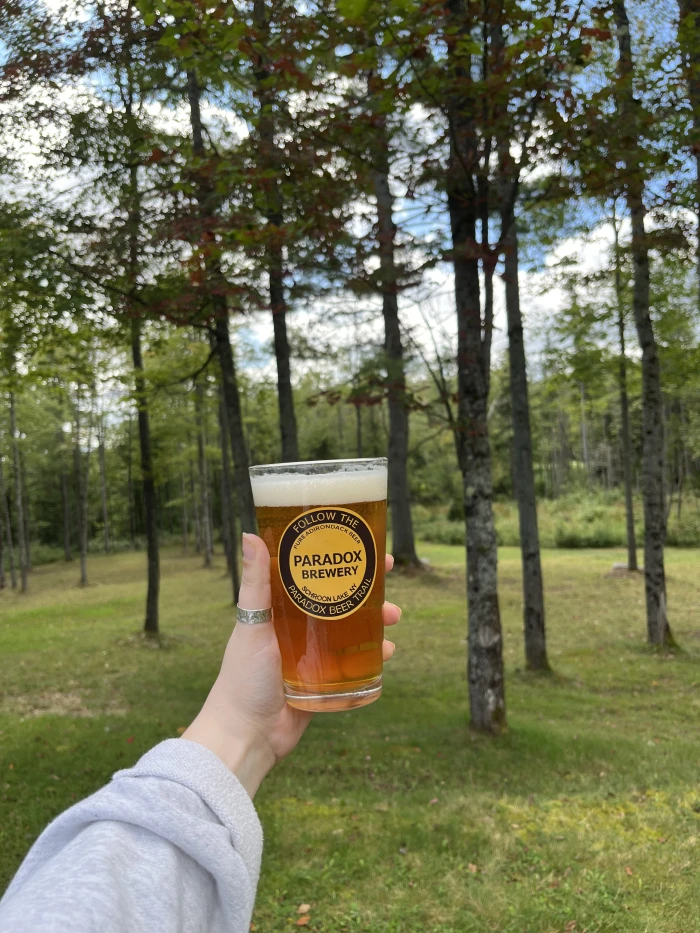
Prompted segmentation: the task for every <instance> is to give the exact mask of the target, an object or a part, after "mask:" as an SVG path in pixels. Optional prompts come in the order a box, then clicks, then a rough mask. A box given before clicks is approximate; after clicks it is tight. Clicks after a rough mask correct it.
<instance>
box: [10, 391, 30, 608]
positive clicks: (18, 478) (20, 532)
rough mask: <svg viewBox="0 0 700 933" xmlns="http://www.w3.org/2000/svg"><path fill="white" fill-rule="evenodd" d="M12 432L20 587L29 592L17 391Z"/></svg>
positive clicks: (12, 418)
mask: <svg viewBox="0 0 700 933" xmlns="http://www.w3.org/2000/svg"><path fill="white" fill-rule="evenodd" d="M10 433H11V435H12V460H13V465H14V472H15V511H16V516H17V524H16V527H17V543H18V545H19V573H20V588H21V590H22V592H23V593H26V592H27V544H26V537H25V533H26V531H25V525H24V507H23V501H22V500H23V495H22V469H21V466H20V461H19V441H18V438H17V412H16V409H15V393H14V392H10Z"/></svg>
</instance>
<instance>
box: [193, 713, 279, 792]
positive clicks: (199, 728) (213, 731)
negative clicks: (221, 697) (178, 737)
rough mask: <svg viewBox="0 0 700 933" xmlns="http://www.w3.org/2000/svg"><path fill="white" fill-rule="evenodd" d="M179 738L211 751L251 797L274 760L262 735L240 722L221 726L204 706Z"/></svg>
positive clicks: (272, 753)
mask: <svg viewBox="0 0 700 933" xmlns="http://www.w3.org/2000/svg"><path fill="white" fill-rule="evenodd" d="M182 738H183V739H188V740H189V741H190V742H197V744H198V745H203V746H204V747H205V748H208V749H209V750H210V751H212V752H214V754H215V755H216V756H217V758H219V759H220V760H221V761H222V762H223V763H224V764H225V765H226V767H227V768H228V769H229V771H231V773H232V774H234V775H235V777H236V778H238V780H239V781H240V783H241V784H242V786H243V787H244V789H245V790H246V792H247V793H248V796H249V797H250V798H251V800H252V799H253V797H254V796H255V793H256V791H257V789H258V787H259V786H260V784H261V783H262V780H263V778H264V777H265V775H266V774H267V773H268V772H269V771H270V770H271V769H272V767H273V766H274V764H275V755H274V752H273V751H272V749H271V748H270V746H269V744H268V743H267V742H266V741H265V739H262V738H260V737H259V736H257V735H256V734H255V733H254V732H251V731H250V730H249V729H247V728H245V726H244V725H243V724H240V723H239V724H236V723H231V724H230V725H227V726H226V727H223V726H222V725H221V724H219V723H218V722H217V720H216V718H215V717H213V716H211V715H209V713H208V711H207V710H206V707H205V709H203V710H202V711H201V713H200V714H199V715H198V716H197V718H196V719H195V720H194V722H193V723H192V725H191V726H189V727H188V728H187V729H186V730H185V731H184V732H183V734H182Z"/></svg>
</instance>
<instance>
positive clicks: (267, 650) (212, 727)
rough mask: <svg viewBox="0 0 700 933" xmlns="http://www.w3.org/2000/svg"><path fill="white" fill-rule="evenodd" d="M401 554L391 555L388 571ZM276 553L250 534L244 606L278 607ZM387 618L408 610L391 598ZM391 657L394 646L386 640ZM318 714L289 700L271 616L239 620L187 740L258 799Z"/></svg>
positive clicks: (245, 540)
mask: <svg viewBox="0 0 700 933" xmlns="http://www.w3.org/2000/svg"><path fill="white" fill-rule="evenodd" d="M393 565H394V559H393V557H391V555H389V554H387V558H386V569H387V571H389V570H391V568H392V567H393ZM271 602H272V599H271V592H270V555H269V553H268V550H267V547H266V546H265V542H264V541H263V540H262V539H261V538H258V537H257V536H256V535H248V534H244V535H243V578H242V580H241V590H240V594H239V597H238V605H239V606H240V607H241V609H268V608H269V607H270V605H271ZM383 616H384V624H385V625H394V624H395V623H396V622H398V621H399V619H400V618H401V610H400V609H399V607H398V606H395V605H394V604H393V603H384V609H383ZM382 650H383V655H384V660H385V661H388V660H389V658H390V657H391V656H392V655H393V653H394V644H393V642H390V641H386V640H385V641H384V644H383V646H382ZM311 716H312V714H311V713H307V712H304V711H303V710H298V709H294V708H293V707H291V706H287V703H286V702H285V699H284V689H283V686H282V659H281V657H280V649H279V645H278V643H277V636H276V635H275V630H274V627H273V624H272V622H263V623H260V624H258V625H236V627H235V628H234V630H233V634H232V635H231V638H230V639H229V643H228V645H227V647H226V653H225V654H224V660H223V664H222V665H221V671H220V672H219V676H218V677H217V679H216V682H215V683H214V686H213V687H212V689H211V692H210V694H209V696H208V697H207V699H206V701H205V703H204V706H203V707H202V711H201V712H200V713H199V715H198V716H197V718H196V719H195V721H194V722H193V723H192V725H191V726H190V727H189V728H188V729H187V730H186V731H185V732H184V734H183V736H182V737H183V738H184V739H190V741H193V742H198V743H199V744H200V745H204V746H206V747H207V748H209V749H211V751H213V752H214V753H215V754H216V755H218V757H219V758H221V760H222V761H223V762H224V764H226V765H227V766H228V767H229V768H230V769H231V771H233V773H234V774H235V775H236V777H237V778H238V779H239V781H240V782H241V784H243V786H244V787H245V789H246V790H247V791H248V793H249V794H250V796H251V797H253V796H254V794H255V791H256V790H257V789H258V787H259V785H260V782H261V781H262V779H263V778H264V777H265V775H266V774H267V772H268V771H269V770H270V769H271V768H272V767H273V765H274V764H276V762H278V761H280V760H281V759H282V758H284V756H285V755H287V754H289V752H291V750H292V749H293V748H294V746H295V745H296V744H297V742H298V741H299V739H300V738H301V736H302V734H303V732H304V730H305V729H306V727H307V726H308V724H309V722H310V720H311Z"/></svg>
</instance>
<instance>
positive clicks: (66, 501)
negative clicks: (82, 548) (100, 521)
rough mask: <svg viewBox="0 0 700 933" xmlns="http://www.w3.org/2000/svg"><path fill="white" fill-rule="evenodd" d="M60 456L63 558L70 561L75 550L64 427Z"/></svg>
mask: <svg viewBox="0 0 700 933" xmlns="http://www.w3.org/2000/svg"><path fill="white" fill-rule="evenodd" d="M59 444H60V445H61V446H60V448H59V456H60V458H61V514H62V516H63V559H64V560H65V561H66V562H68V561H72V560H73V551H72V548H71V515H70V489H69V485H68V473H67V472H66V465H65V462H64V450H63V445H64V437H63V429H61V430H60V431H59Z"/></svg>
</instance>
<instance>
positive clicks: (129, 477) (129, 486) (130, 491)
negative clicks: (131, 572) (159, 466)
mask: <svg viewBox="0 0 700 933" xmlns="http://www.w3.org/2000/svg"><path fill="white" fill-rule="evenodd" d="M131 437H132V432H131V412H129V444H128V447H127V461H126V493H127V496H128V497H129V538H130V541H131V547H132V548H133V549H134V550H135V549H136V512H135V509H134V475H133V474H134V468H133V449H132V443H131Z"/></svg>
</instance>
